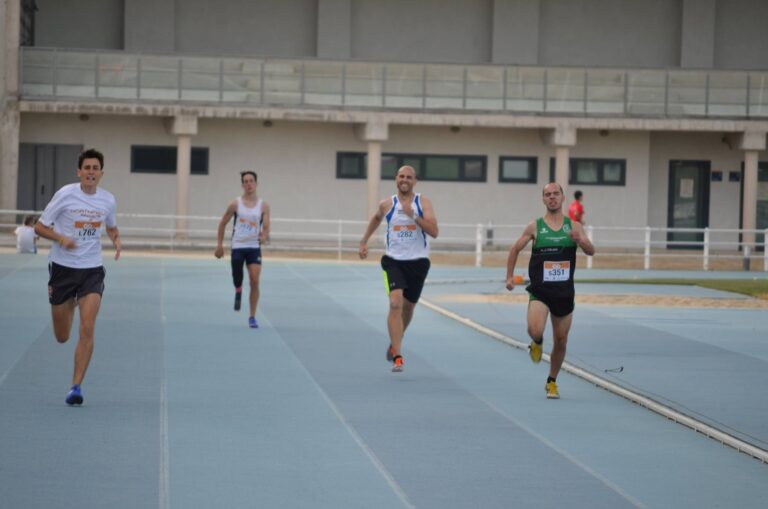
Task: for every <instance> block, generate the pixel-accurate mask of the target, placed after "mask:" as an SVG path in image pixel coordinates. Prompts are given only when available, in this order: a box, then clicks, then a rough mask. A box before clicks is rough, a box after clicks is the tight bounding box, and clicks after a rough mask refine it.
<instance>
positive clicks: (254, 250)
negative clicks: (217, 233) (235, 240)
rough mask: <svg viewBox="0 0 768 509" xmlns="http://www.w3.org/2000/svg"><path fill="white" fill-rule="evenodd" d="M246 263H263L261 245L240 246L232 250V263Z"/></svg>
mask: <svg viewBox="0 0 768 509" xmlns="http://www.w3.org/2000/svg"><path fill="white" fill-rule="evenodd" d="M243 262H245V264H246V265H253V264H254V263H255V264H257V265H261V248H260V247H240V248H236V249H233V250H232V263H243Z"/></svg>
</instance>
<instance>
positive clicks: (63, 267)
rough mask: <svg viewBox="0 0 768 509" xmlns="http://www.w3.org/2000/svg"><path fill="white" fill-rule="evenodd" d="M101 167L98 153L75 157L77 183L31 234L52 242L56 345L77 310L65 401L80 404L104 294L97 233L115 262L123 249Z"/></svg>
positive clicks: (59, 195)
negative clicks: (111, 250) (105, 238)
mask: <svg viewBox="0 0 768 509" xmlns="http://www.w3.org/2000/svg"><path fill="white" fill-rule="evenodd" d="M103 168H104V156H103V155H102V154H101V152H99V151H97V150H95V149H88V150H86V151H85V152H82V153H81V154H80V157H79V158H78V161H77V176H78V178H79V179H80V183H79V184H67V185H66V186H64V187H62V188H61V189H59V190H58V191H56V194H54V195H53V198H51V201H50V202H49V203H48V205H46V207H45V210H44V211H43V215H42V216H41V217H40V220H39V221H38V222H37V224H36V225H35V233H37V234H38V235H39V236H41V237H43V238H45V239H48V240H52V241H53V242H54V244H53V246H51V252H50V255H49V257H48V260H49V264H48V272H49V275H50V278H49V280H48V301H49V302H50V303H51V317H52V318H53V333H54V335H55V336H56V340H57V341H58V342H59V343H65V342H66V341H67V340H68V339H69V334H70V331H71V329H72V320H73V319H74V315H75V307H76V306H77V307H79V308H80V339H79V341H78V342H77V347H76V348H75V369H74V372H73V374H72V387H71V388H70V390H69V393H68V394H67V397H66V400H65V401H66V403H67V404H68V405H81V404H82V403H83V395H82V392H81V389H80V384H81V383H82V382H83V379H84V378H85V372H86V370H87V369H88V364H89V363H90V362H91V356H92V355H93V342H94V338H93V336H94V329H95V327H96V315H97V314H98V313H99V307H100V306H101V296H102V294H103V293H104V276H105V271H104V267H103V266H102V261H101V234H102V233H103V232H104V231H106V232H107V235H108V236H109V238H110V239H111V240H112V244H113V245H114V246H115V260H117V259H119V258H120V251H121V248H122V245H121V242H120V233H119V231H118V229H117V220H116V213H115V209H116V205H115V197H114V196H112V194H111V193H110V192H108V191H106V190H104V189H102V188H100V187H99V182H100V181H101V177H103V176H104V169H103Z"/></svg>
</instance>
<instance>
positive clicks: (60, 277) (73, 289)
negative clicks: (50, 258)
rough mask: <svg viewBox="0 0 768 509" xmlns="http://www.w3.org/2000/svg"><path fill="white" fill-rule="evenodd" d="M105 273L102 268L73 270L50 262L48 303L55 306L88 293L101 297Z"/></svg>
mask: <svg viewBox="0 0 768 509" xmlns="http://www.w3.org/2000/svg"><path fill="white" fill-rule="evenodd" d="M106 273H107V272H106V271H105V270H104V267H92V268H89V269H73V268H72V267H65V266H63V265H59V264H58V263H53V262H51V263H49V264H48V274H49V275H50V278H49V279H48V302H50V303H51V304H53V305H55V306H56V305H59V304H64V303H65V302H67V301H68V300H69V299H72V298H74V299H75V300H77V299H79V298H81V297H83V296H85V295H88V294H89V293H98V294H99V295H103V294H104V276H105V275H106Z"/></svg>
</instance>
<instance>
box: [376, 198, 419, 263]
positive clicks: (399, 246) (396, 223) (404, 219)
mask: <svg viewBox="0 0 768 509" xmlns="http://www.w3.org/2000/svg"><path fill="white" fill-rule="evenodd" d="M411 208H412V209H413V210H414V211H415V213H416V215H418V216H419V217H424V211H423V210H422V208H421V194H420V193H416V194H415V195H414V197H413V203H412V204H411ZM386 218H387V232H386V237H385V239H384V240H385V245H386V247H387V251H386V252H387V256H389V257H390V258H394V259H395V260H416V259H419V258H427V257H429V241H428V240H427V234H426V233H424V230H422V229H421V226H419V225H418V224H416V221H415V220H414V219H412V218H410V217H409V216H408V215H407V214H406V213H405V212H403V206H402V204H401V203H400V201H399V200H398V199H397V195H396V194H395V195H392V206H391V207H390V209H389V212H387V215H386Z"/></svg>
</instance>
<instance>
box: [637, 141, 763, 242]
mask: <svg viewBox="0 0 768 509" xmlns="http://www.w3.org/2000/svg"><path fill="white" fill-rule="evenodd" d="M724 138H725V137H724V136H723V135H722V134H720V133H670V132H657V133H652V134H651V144H650V147H651V158H650V174H649V177H650V186H649V194H648V224H649V225H650V226H653V227H666V226H667V210H668V206H669V198H668V193H669V161H670V160H673V159H682V160H691V161H710V162H711V168H712V171H722V172H723V181H722V182H710V200H709V227H710V228H727V229H730V228H738V227H739V218H740V216H741V212H740V210H739V206H740V205H739V204H740V189H741V184H740V183H739V182H729V181H728V173H729V172H731V171H736V172H738V171H740V170H741V164H742V162H743V161H744V152H743V151H741V150H739V149H738V148H737V147H736V146H735V145H734V144H733V143H732V142H730V141H728V140H729V138H725V140H726V141H723V140H724ZM729 143H730V146H729ZM759 160H760V161H767V160H768V152H765V151H764V152H762V153H760V155H759ZM724 238H727V239H730V240H735V239H736V235H730V236H728V237H721V240H723V239H724Z"/></svg>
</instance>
